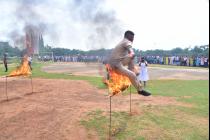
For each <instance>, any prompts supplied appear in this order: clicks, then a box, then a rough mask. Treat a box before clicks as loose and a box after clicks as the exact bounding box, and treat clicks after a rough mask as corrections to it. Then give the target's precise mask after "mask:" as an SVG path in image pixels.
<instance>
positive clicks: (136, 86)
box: [115, 64, 151, 96]
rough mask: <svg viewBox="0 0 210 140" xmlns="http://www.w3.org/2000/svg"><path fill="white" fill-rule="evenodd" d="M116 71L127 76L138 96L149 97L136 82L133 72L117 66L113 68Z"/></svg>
mask: <svg viewBox="0 0 210 140" xmlns="http://www.w3.org/2000/svg"><path fill="white" fill-rule="evenodd" d="M115 68H116V69H115V70H116V71H117V72H119V73H121V74H123V75H125V76H127V77H128V78H129V80H130V81H131V83H132V85H133V86H134V87H135V88H136V90H137V91H138V93H139V94H142V95H144V96H149V95H151V93H149V92H147V91H145V90H143V87H142V85H141V84H140V83H139V81H138V80H137V77H136V74H135V73H134V72H133V71H130V70H128V69H126V68H125V67H124V66H123V65H121V64H118V66H117V67H115Z"/></svg>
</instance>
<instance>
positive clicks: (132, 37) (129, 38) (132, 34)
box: [124, 30, 134, 42]
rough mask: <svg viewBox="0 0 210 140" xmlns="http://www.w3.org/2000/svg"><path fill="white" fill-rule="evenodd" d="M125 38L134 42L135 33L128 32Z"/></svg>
mask: <svg viewBox="0 0 210 140" xmlns="http://www.w3.org/2000/svg"><path fill="white" fill-rule="evenodd" d="M124 38H127V39H128V40H129V41H131V42H133V39H134V33H133V32H132V31H129V30H128V31H126V32H125V34H124Z"/></svg>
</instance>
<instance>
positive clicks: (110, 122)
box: [109, 96, 112, 140]
mask: <svg viewBox="0 0 210 140" xmlns="http://www.w3.org/2000/svg"><path fill="white" fill-rule="evenodd" d="M109 103H110V108H109V109H110V110H109V140H111V137H112V96H110V97H109Z"/></svg>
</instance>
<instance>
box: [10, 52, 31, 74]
mask: <svg viewBox="0 0 210 140" xmlns="http://www.w3.org/2000/svg"><path fill="white" fill-rule="evenodd" d="M31 74H32V73H31V69H30V67H29V65H28V56H27V55H25V56H24V57H23V60H22V63H21V65H20V66H18V67H17V69H16V70H14V71H12V72H11V73H10V74H9V76H8V77H14V76H29V75H31Z"/></svg>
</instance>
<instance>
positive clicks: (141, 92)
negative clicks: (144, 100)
mask: <svg viewBox="0 0 210 140" xmlns="http://www.w3.org/2000/svg"><path fill="white" fill-rule="evenodd" d="M138 94H140V95H143V96H150V95H151V93H149V92H148V91H145V90H142V91H138Z"/></svg>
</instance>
